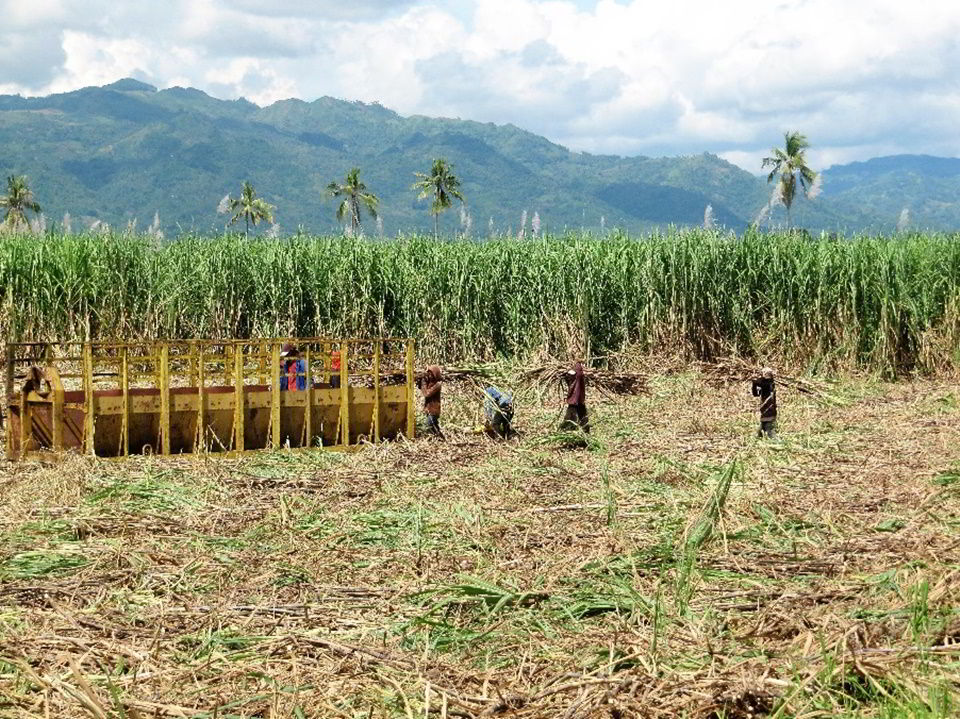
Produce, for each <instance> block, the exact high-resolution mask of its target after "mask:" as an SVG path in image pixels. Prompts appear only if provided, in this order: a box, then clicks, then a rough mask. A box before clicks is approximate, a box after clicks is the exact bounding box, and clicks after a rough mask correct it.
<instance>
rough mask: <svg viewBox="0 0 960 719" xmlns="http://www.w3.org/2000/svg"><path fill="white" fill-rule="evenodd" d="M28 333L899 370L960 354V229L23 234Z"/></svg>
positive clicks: (1, 271) (938, 363) (9, 274)
mask: <svg viewBox="0 0 960 719" xmlns="http://www.w3.org/2000/svg"><path fill="white" fill-rule="evenodd" d="M0 298H2V300H0V302H2V305H0V332H2V333H3V334H4V335H5V336H7V337H9V338H11V339H20V340H42V339H60V340H66V339H76V338H85V337H88V336H90V337H93V338H102V339H106V338H116V337H125V338H131V339H132V338H152V337H168V338H189V337H224V338H228V337H250V336H268V337H276V336H290V335H299V336H322V335H346V336H358V335H380V334H384V335H394V336H414V337H417V338H419V339H420V340H422V341H423V352H424V354H425V356H433V357H437V358H457V359H458V360H464V359H471V358H474V359H485V358H490V357H494V356H503V357H520V358H522V357H526V356H529V355H531V354H532V353H535V352H538V351H541V350H546V351H548V352H550V353H552V354H554V355H565V354H567V353H568V352H580V351H582V350H583V348H589V349H590V351H591V352H592V353H593V354H595V355H599V354H604V353H607V352H609V351H616V350H622V349H625V348H631V350H632V351H635V352H640V353H646V354H656V353H666V354H681V355H683V356H686V357H691V358H701V359H711V358H717V357H724V356H733V355H738V356H742V357H746V358H758V359H763V360H764V361H768V362H781V361H783V362H787V363H793V364H797V365H801V364H802V365H804V366H809V367H811V368H812V369H813V370H817V369H829V368H842V367H847V368H860V369H867V370H870V371H873V372H876V373H880V374H885V375H892V374H895V373H899V372H913V371H917V372H931V373H932V372H937V371H940V370H944V369H949V368H956V367H957V366H960V351H958V349H957V348H958V346H960V242H958V241H957V238H956V237H955V236H950V235H934V234H926V235H921V234H915V235H909V236H898V237H896V238H893V239H889V238H882V237H854V238H850V239H829V238H822V239H815V240H811V239H808V238H807V237H805V236H803V235H802V234H757V233H747V234H746V235H744V236H743V237H736V236H733V235H726V234H722V233H719V232H707V231H688V232H687V231H685V232H679V231H677V232H670V233H668V234H657V235H652V236H649V237H642V238H631V237H628V236H626V235H622V234H617V233H613V234H611V235H609V236H605V237H592V236H589V235H577V234H571V235H567V236H563V237H546V238H541V239H537V240H527V241H519V240H516V239H510V238H505V239H498V240H493V241H487V242H482V243H478V242H471V241H468V240H460V241H447V240H442V239H441V240H433V239H430V238H423V237H411V238H407V239H401V240H396V241H390V242H378V241H374V240H365V239H362V238H345V237H342V236H341V237H309V236H294V237H291V238H287V239H281V240H271V239H264V238H257V239H250V240H245V239H244V237H243V236H242V235H224V236H220V237H213V238H206V237H194V236H185V237H182V238H180V239H178V240H176V241H173V242H170V243H166V244H164V243H157V242H156V241H154V240H153V239H152V238H149V237H137V236H128V235H113V236H109V237H94V236H82V235H81V236H74V235H71V236H61V235H56V234H49V235H47V236H43V237H33V236H25V235H19V236H4V237H2V238H0Z"/></svg>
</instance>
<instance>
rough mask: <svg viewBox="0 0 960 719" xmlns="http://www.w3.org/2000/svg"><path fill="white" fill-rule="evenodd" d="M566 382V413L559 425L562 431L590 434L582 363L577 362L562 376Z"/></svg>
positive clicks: (585, 382) (585, 379) (585, 380)
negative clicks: (580, 431) (581, 431)
mask: <svg viewBox="0 0 960 719" xmlns="http://www.w3.org/2000/svg"><path fill="white" fill-rule="evenodd" d="M564 378H565V379H566V381H567V411H566V414H564V416H563V422H561V423H560V429H561V430H562V431H572V432H576V431H577V430H583V431H584V432H585V433H587V434H589V433H590V421H589V420H588V419H587V378H586V375H584V372H583V363H582V362H577V363H576V364H575V365H573V369H571V370H568V371H567V373H566V374H565V375H564Z"/></svg>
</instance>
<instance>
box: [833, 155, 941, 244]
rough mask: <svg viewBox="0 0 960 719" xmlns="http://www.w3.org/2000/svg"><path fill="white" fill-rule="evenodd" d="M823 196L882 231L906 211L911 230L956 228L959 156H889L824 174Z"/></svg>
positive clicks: (855, 163)
mask: <svg viewBox="0 0 960 719" xmlns="http://www.w3.org/2000/svg"><path fill="white" fill-rule="evenodd" d="M823 174H824V182H823V190H824V193H823V196H824V197H825V198H828V199H830V200H832V201H834V202H835V203H836V204H838V205H840V206H846V207H855V208H857V209H859V210H860V211H861V212H863V213H864V214H866V215H868V216H869V217H871V218H873V219H874V221H875V222H876V223H877V225H878V226H879V227H881V228H887V229H888V228H890V227H894V226H895V225H896V223H897V221H898V219H899V218H900V214H901V212H902V211H903V210H904V209H907V210H909V225H908V226H909V227H911V228H914V229H925V228H931V229H958V228H960V158H952V157H932V156H930V155H892V156H889V157H876V158H874V159H872V160H867V161H865V162H853V163H850V164H849V165H836V166H834V167H831V168H829V169H828V170H826V171H824V173H823Z"/></svg>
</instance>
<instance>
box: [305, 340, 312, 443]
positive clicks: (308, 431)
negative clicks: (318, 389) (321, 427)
mask: <svg viewBox="0 0 960 719" xmlns="http://www.w3.org/2000/svg"><path fill="white" fill-rule="evenodd" d="M312 362H313V356H312V354H311V352H310V348H309V347H307V348H306V350H304V356H303V374H304V382H305V383H306V385H307V408H306V409H305V410H304V415H303V431H304V434H305V435H306V437H305V440H304V442H303V446H304V447H312V446H313V372H312V371H311V365H312Z"/></svg>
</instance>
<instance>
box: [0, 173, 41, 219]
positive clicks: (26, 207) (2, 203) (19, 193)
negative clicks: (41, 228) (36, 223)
mask: <svg viewBox="0 0 960 719" xmlns="http://www.w3.org/2000/svg"><path fill="white" fill-rule="evenodd" d="M0 208H4V209H5V210H6V214H5V215H4V217H3V227H4V228H6V229H9V230H22V229H26V228H28V227H29V226H30V222H29V220H28V219H27V213H28V212H33V213H36V214H39V213H40V205H39V203H37V202H34V200H33V191H32V190H31V189H30V187H29V185H27V178H26V177H22V176H21V177H17V176H14V175H11V176H10V177H8V178H7V194H6V195H5V196H3V197H0Z"/></svg>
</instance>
